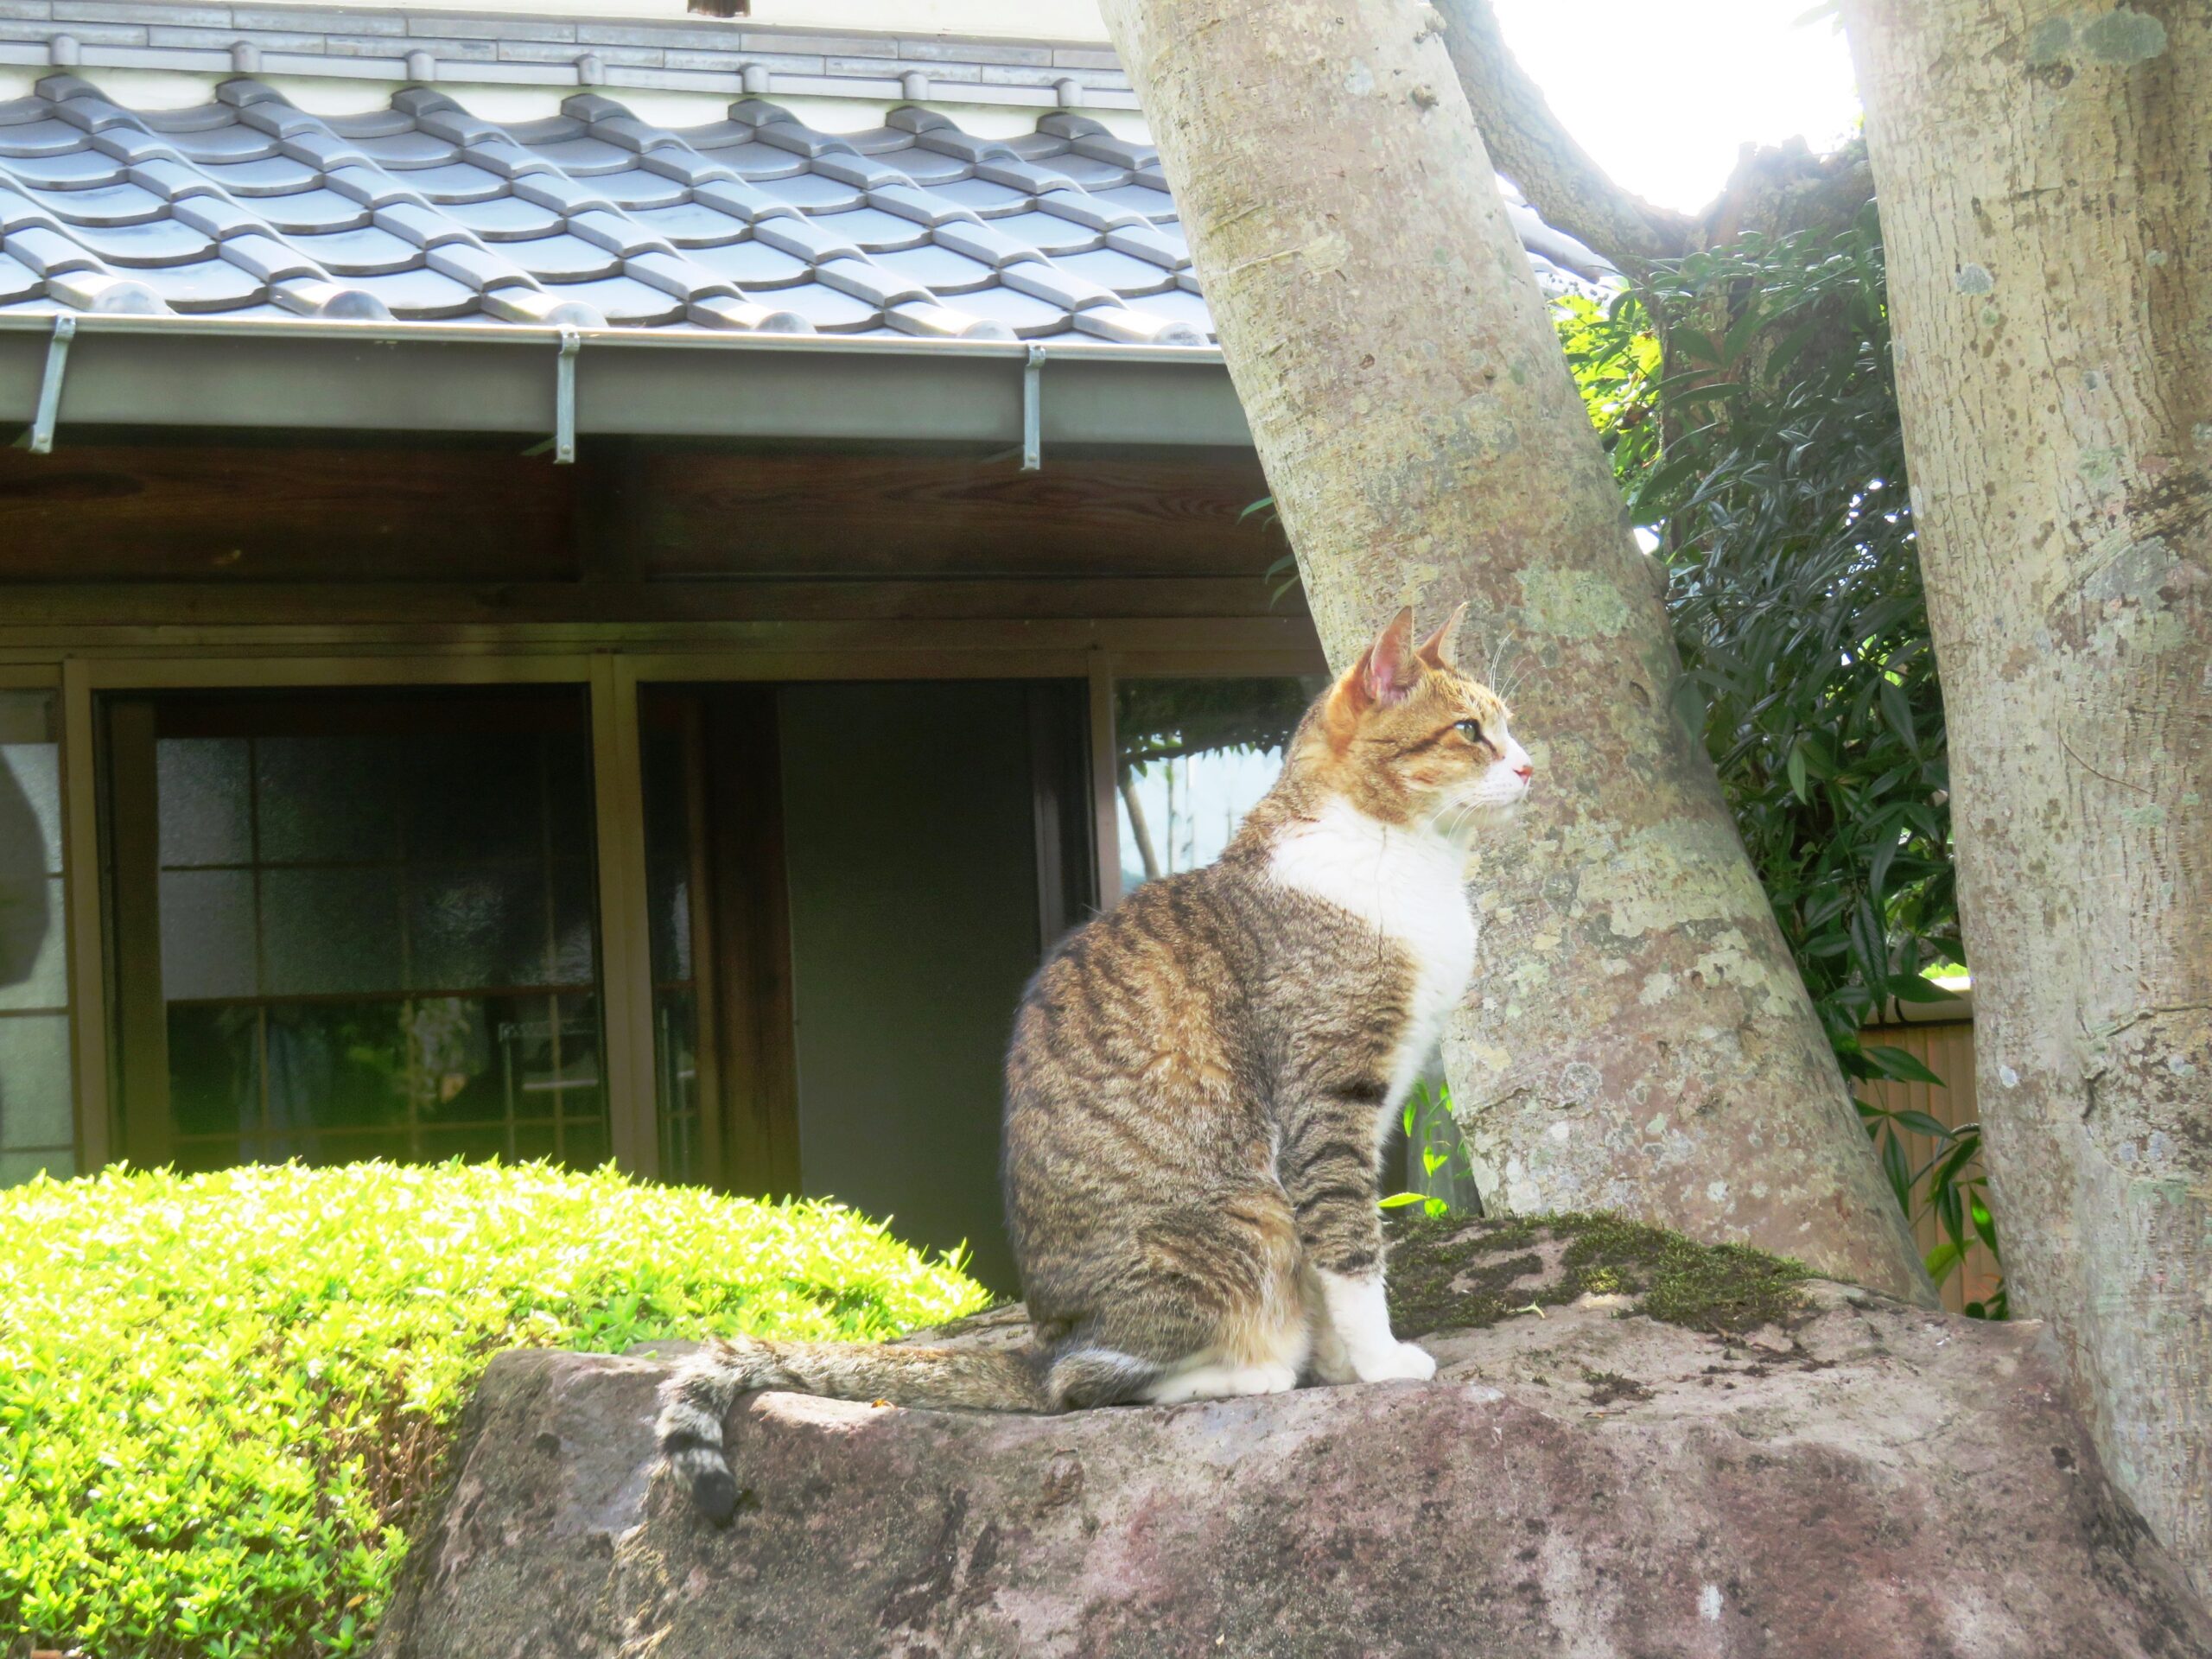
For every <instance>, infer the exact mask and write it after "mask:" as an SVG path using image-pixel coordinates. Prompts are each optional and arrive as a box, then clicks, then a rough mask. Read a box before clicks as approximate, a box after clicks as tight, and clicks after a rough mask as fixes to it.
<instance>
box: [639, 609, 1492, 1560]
mask: <svg viewBox="0 0 2212 1659" xmlns="http://www.w3.org/2000/svg"><path fill="white" fill-rule="evenodd" d="M1462 608H1463V609H1464V607H1462ZM1458 622H1459V613H1453V616H1452V620H1450V621H1449V622H1447V623H1446V624H1445V626H1443V627H1441V628H1440V629H1438V630H1437V632H1435V633H1434V634H1433V635H1432V636H1431V637H1430V638H1429V639H1427V641H1426V642H1425V643H1423V644H1422V645H1419V646H1418V647H1415V646H1414V645H1412V644H1411V635H1412V627H1413V613H1412V611H1411V610H1410V609H1408V610H1404V611H1401V612H1400V613H1398V615H1397V616H1396V617H1395V619H1394V620H1392V621H1391V622H1390V624H1389V626H1387V627H1385V628H1384V629H1383V631H1382V632H1381V633H1380V634H1379V635H1378V636H1376V639H1375V642H1374V643H1373V644H1372V645H1370V646H1369V647H1368V649H1367V651H1366V652H1364V653H1363V654H1362V656H1361V657H1360V659H1359V660H1358V661H1357V663H1355V664H1353V665H1352V667H1351V670H1350V671H1348V672H1346V673H1345V674H1344V676H1343V677H1342V678H1340V679H1338V681H1336V683H1334V684H1333V685H1332V686H1331V687H1330V688H1329V689H1328V690H1326V691H1325V692H1324V693H1323V694H1322V695H1321V696H1320V697H1319V699H1318V700H1317V701H1316V702H1314V704H1313V708H1312V709H1309V710H1308V711H1307V712H1306V716H1305V718H1304V720H1303V721H1301V722H1300V725H1299V728H1298V730H1297V732H1296V733H1295V734H1294V735H1293V737H1292V738H1291V741H1290V743H1289V746H1288V749H1287V755H1286V759H1285V761H1284V765H1283V770H1282V775H1281V778H1280V779H1278V780H1277V782H1276V783H1275V785H1274V788H1273V789H1272V790H1271V791H1269V792H1268V795H1267V797H1266V798H1264V799H1263V800H1262V801H1261V802H1260V804H1258V805H1257V806H1255V808H1253V810H1252V811H1251V813H1250V815H1249V817H1246V818H1245V820H1244V823H1243V826H1242V827H1241V828H1240V829H1239V830H1238V832H1237V834H1236V838H1235V840H1233V841H1232V842H1230V845H1229V848H1228V849H1227V850H1226V851H1225V852H1224V853H1223V855H1222V856H1221V859H1220V861H1218V862H1217V863H1215V864H1212V865H1211V866H1209V867H1207V868H1205V869H1200V870H1193V871H1191V872H1189V873H1187V874H1181V875H1174V876H1170V877H1168V878H1166V880H1158V881H1153V882H1150V883H1147V885H1146V886H1144V887H1140V888H1138V889H1137V890H1136V891H1135V893H1131V894H1130V895H1129V896H1128V898H1127V899H1124V900H1123V901H1122V904H1121V906H1119V907H1118V908H1117V909H1115V910H1113V911H1111V912H1108V913H1107V914H1105V915H1103V916H1101V917H1099V918H1097V919H1096V920H1095V921H1092V922H1091V923H1090V924H1089V925H1087V926H1085V927H1084V928H1082V929H1080V930H1079V931H1077V932H1075V933H1074V934H1072V935H1071V936H1070V937H1069V938H1068V939H1067V940H1066V941H1065V943H1064V944H1062V945H1061V946H1060V948H1059V949H1058V950H1057V951H1056V952H1055V953H1054V954H1053V956H1052V959H1051V960H1050V961H1048V962H1047V963H1046V964H1045V966H1044V967H1043V968H1042V969H1039V972H1038V974H1037V976H1036V978H1035V979H1034V980H1033V981H1032V982H1030V985H1029V988H1028V990H1027V993H1026V994H1025V995H1024V996H1023V998H1022V1001H1021V1007H1020V1012H1019V1013H1018V1014H1017V1015H1016V1017H1015V1020H1014V1041H1013V1045H1012V1047H1011V1050H1010V1052H1008V1054H1007V1071H1006V1080H1007V1081H1006V1136H1005V1179H1006V1208H1007V1218H1008V1224H1009V1226H1010V1228H1011V1230H1012V1233H1013V1241H1014V1255H1015V1258H1016V1260H1017V1262H1019V1264H1020V1269H1021V1282H1022V1287H1023V1290H1024V1292H1025V1294H1026V1296H1027V1302H1028V1309H1029V1316H1030V1319H1031V1320H1032V1321H1033V1327H1034V1342H1033V1346H1031V1347H1030V1348H1028V1349H1026V1350H1023V1351H1019V1352H1004V1351H1001V1352H959V1351H944V1350H931V1349H926V1348H897V1347H877V1346H873V1345H866V1344H852V1343H807V1342H769V1341H761V1340H756V1339H753V1338H735V1339H733V1340H730V1341H723V1342H716V1343H714V1344H710V1345H709V1347H708V1348H707V1349H705V1350H704V1351H702V1352H701V1353H700V1354H698V1355H697V1356H696V1357H694V1358H692V1359H691V1360H690V1361H688V1362H687V1363H685V1364H684V1365H683V1367H682V1368H681V1369H680V1370H678V1371H677V1374H676V1375H675V1376H673V1377H672V1378H671V1380H670V1382H669V1383H668V1385H667V1387H666V1389H664V1395H663V1409H662V1413H661V1417H660V1425H659V1427H660V1434H661V1445H662V1449H663V1451H664V1454H665V1456H666V1458H667V1459H668V1461H669V1462H670V1464H671V1465H672V1466H673V1467H674V1469H675V1470H676V1471H677V1473H678V1474H680V1475H682V1476H683V1477H684V1478H688V1480H689V1481H690V1488H691V1492H692V1496H693V1497H694V1499H695V1500H696V1503H697V1504H698V1506H699V1507H700V1509H701V1510H703V1511H704V1512H705V1513H706V1514H707V1515H708V1516H710V1517H711V1518H713V1519H715V1521H717V1522H724V1521H727V1520H728V1518H729V1516H731V1514H732V1513H733V1511H734V1508H735V1505H736V1502H737V1495H738V1494H737V1486H736V1483H735V1481H734V1478H732V1475H731V1471H730V1468H729V1465H728V1461H727V1459H726V1457H725V1455H724V1452H723V1442H722V1431H723V1423H724V1420H725V1418H726V1417H727V1415H728V1412H729V1409H730V1407H731V1405H732V1404H733V1403H734V1401H735V1400H736V1398H737V1396H738V1395H741V1394H743V1393H745V1392H747V1390H750V1389H795V1390H798V1391H800V1392H803V1393H809V1394H820V1395H833V1396H836V1397H837V1398H841V1399H849V1400H882V1401H888V1402H892V1403H893V1404H898V1405H913V1406H955V1407H963V1406H964V1407H970V1408H979V1409H982V1410H988V1411H1038V1412H1056V1411H1065V1410H1068V1409H1071V1408H1077V1407H1084V1406H1104V1405H1112V1404H1116V1403H1122V1402H1150V1403H1154V1404H1163V1405H1164V1404H1170V1403H1173V1402H1177V1401H1184V1400H1205V1399H1217V1398H1220V1397H1222V1396H1224V1395H1248V1394H1272V1393H1275V1392H1277V1391H1279V1390H1281V1389H1290V1388H1294V1387H1295V1386H1297V1384H1298V1382H1299V1380H1300V1377H1301V1376H1311V1377H1312V1378H1313V1379H1315V1380H1317V1381H1319V1382H1323V1383H1349V1382H1354V1381H1358V1382H1375V1381H1378V1380H1381V1379H1383V1378H1388V1377H1415V1378H1420V1377H1427V1376H1432V1375H1433V1374H1434V1371H1435V1370H1436V1363H1435V1361H1433V1359H1431V1358H1430V1357H1429V1356H1428V1355H1427V1353H1425V1352H1423V1351H1421V1349H1419V1348H1417V1347H1415V1346H1414V1345H1413V1344H1411V1343H1402V1342H1399V1341H1397V1340H1396V1339H1395V1338H1394V1337H1393V1336H1392V1335H1391V1332H1390V1320H1389V1312H1388V1310H1387V1309H1386V1307H1385V1306H1384V1303H1383V1239H1382V1231H1381V1224H1380V1215H1379V1211H1378V1209H1377V1206H1376V1190H1377V1189H1376V1182H1377V1177H1378V1174H1379V1173H1380V1166H1381V1154H1382V1147H1383V1143H1384V1141H1385V1140H1386V1139H1387V1137H1388V1135H1389V1129H1390V1127H1391V1125H1392V1123H1393V1122H1395V1117H1396V1115H1397V1111H1398V1107H1399V1103H1401V1102H1402V1100H1403V1099H1404V1097H1405V1096H1406V1093H1407V1091H1408V1090H1410V1089H1411V1088H1412V1086H1413V1084H1414V1079H1415V1078H1416V1077H1418V1076H1419V1075H1420V1072H1421V1067H1422V1065H1424V1063H1425V1062H1426V1061H1427V1058H1428V1057H1429V1055H1430V1053H1431V1052H1432V1051H1433V1047H1434V1045H1435V1043H1436V1040H1437V1038H1438V1035H1439V1033H1440V1029H1441V1027H1442V1026H1443V1023H1444V1019H1445V1016H1446V1014H1448V1013H1449V1012H1450V1010H1451V1008H1452V1006H1453V1005H1454V1004H1455V1003H1457V1002H1458V1001H1459V998H1460V995H1462V993H1463V992H1464V991H1465V988H1466V985H1467V980H1468V976H1469V975H1470V973H1471V970H1472V968H1473V963H1474V949H1475V923H1474V918H1473V916H1472V914H1471V912H1470V909H1469V906H1468V904H1467V896H1466V888H1465V866H1466V862H1467V857H1468V854H1469V852H1470V850H1471V848H1472V846H1473V844H1474V843H1475V842H1476V841H1477V840H1478V838H1479V837H1481V836H1483V835H1484V834H1485V833H1487V832H1488V831H1490V830H1491V829H1495V828H1496V827H1497V826H1498V825H1499V824H1500V823H1501V822H1502V821H1503V819H1504V818H1505V817H1507V816H1508V815H1509V814H1510V811H1511V810H1512V809H1513V808H1514V807H1516V806H1517V805H1518V804H1520V803H1521V801H1522V799H1523V798H1525V797H1526V795H1527V794H1528V792H1529V778H1530V776H1531V772H1532V770H1533V769H1532V767H1531V766H1530V764H1529V756H1528V753H1527V752H1526V751H1524V750H1523V749H1522V747H1521V745H1520V744H1519V743H1517V742H1516V741H1514V740H1513V738H1512V737H1511V736H1510V734H1508V732H1507V730H1506V721H1507V715H1508V711H1507V709H1506V708H1505V706H1504V704H1503V702H1500V701H1499V700H1498V698H1497V696H1496V694H1494V693H1493V692H1491V690H1489V689H1487V688H1486V687H1484V686H1483V685H1480V684H1478V683H1476V682H1474V681H1473V680H1471V679H1470V678H1469V677H1466V676H1465V675H1464V674H1462V673H1460V672H1459V669H1458V668H1457V667H1456V666H1454V664H1453V663H1452V656H1451V649H1450V641H1451V639H1452V632H1453V631H1454V629H1455V627H1456V626H1457V624H1458Z"/></svg>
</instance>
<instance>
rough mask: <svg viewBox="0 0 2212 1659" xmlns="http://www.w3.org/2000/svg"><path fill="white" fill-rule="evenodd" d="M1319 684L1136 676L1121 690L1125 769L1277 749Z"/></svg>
mask: <svg viewBox="0 0 2212 1659" xmlns="http://www.w3.org/2000/svg"><path fill="white" fill-rule="evenodd" d="M1318 689H1319V688H1318V686H1317V685H1316V684H1315V683H1313V682H1310V681H1307V680H1302V679H1294V678H1290V677H1285V676H1271V677H1262V678H1252V679H1223V680H1212V679H1179V680H1157V679H1130V680H1124V681H1122V683H1120V684H1119V685H1118V686H1116V688H1115V692H1116V697H1117V698H1118V699H1119V701H1118V702H1117V704H1116V711H1115V722H1114V723H1115V730H1116V735H1117V738H1118V740H1119V742H1120V745H1121V755H1120V760H1121V764H1122V768H1123V770H1125V771H1126V770H1128V769H1129V768H1131V767H1134V768H1135V769H1136V770H1138V771H1142V770H1143V769H1144V768H1145V767H1146V766H1150V765H1151V764H1152V763H1153V762H1154V761H1155V760H1179V759H1180V758H1181V757H1183V756H1184V755H1186V754H1203V753H1210V752H1212V751H1215V750H1219V749H1243V748H1252V749H1279V748H1281V747H1282V746H1283V745H1284V744H1285V743H1287V742H1288V741H1290V734H1291V733H1292V732H1294V731H1295V730H1296V729H1297V728H1298V722H1299V720H1300V717H1301V716H1302V715H1304V714H1305V713H1306V704H1307V703H1309V702H1312V701H1313V696H1314V693H1315V691H1316V690H1318Z"/></svg>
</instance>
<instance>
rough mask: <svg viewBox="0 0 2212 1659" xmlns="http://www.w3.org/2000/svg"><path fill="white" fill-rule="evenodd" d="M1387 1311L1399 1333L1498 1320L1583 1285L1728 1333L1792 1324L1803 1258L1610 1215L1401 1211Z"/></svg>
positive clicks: (1391, 1226)
mask: <svg viewBox="0 0 2212 1659" xmlns="http://www.w3.org/2000/svg"><path fill="white" fill-rule="evenodd" d="M1386 1230H1387V1231H1388V1234H1389V1241H1390V1316H1391V1323H1392V1325H1394V1326H1395V1328H1396V1331H1397V1332H1398V1334H1399V1335H1400V1336H1402V1337H1421V1336H1426V1335H1427V1334H1428V1333H1429V1332H1433V1331H1442V1330H1447V1329H1465V1328H1470V1327H1479V1326H1482V1325H1495V1324H1496V1323H1497V1321H1498V1320H1500V1319H1504V1318H1506V1317H1508V1316H1509V1315H1510V1314H1514V1313H1522V1312H1525V1311H1526V1310H1527V1309H1528V1308H1529V1306H1531V1305H1534V1306H1537V1307H1540V1308H1541V1307H1560V1306H1566V1305H1567V1304H1568V1303H1570V1302H1574V1301H1579V1300H1581V1299H1582V1298H1583V1297H1584V1296H1587V1295H1600V1296H1606V1295H1618V1296H1623V1297H1626V1298H1628V1299H1629V1300H1630V1305H1631V1306H1633V1308H1634V1310H1635V1311H1636V1312H1637V1313H1643V1314H1646V1315H1648V1316H1649V1317H1650V1318H1652V1319H1663V1320H1665V1321H1666V1322H1667V1323H1668V1324H1669V1325H1684V1326H1687V1327H1688V1328H1689V1329H1691V1330H1696V1331H1712V1332H1722V1333H1729V1332H1743V1331H1750V1330H1754V1329H1756V1328H1757V1327H1758V1326H1760V1325H1774V1324H1786V1323H1788V1322H1789V1319H1791V1318H1792V1316H1793V1315H1795V1314H1796V1313H1798V1312H1799V1311H1800V1310H1801V1309H1802V1306H1803V1305H1804V1298H1803V1294H1802V1291H1801V1290H1800V1288H1799V1282H1800V1281H1802V1280H1804V1279H1805V1278H1807V1277H1808V1276H1809V1274H1808V1270H1807V1269H1806V1268H1804V1267H1803V1266H1802V1264H1801V1263H1799V1262H1792V1261H1789V1260H1788V1259H1787V1258H1785V1257H1782V1256H1777V1255H1768V1254H1767V1253H1766V1252H1765V1251H1764V1250H1756V1249H1751V1248H1750V1247H1748V1246H1745V1245H1740V1244H1700V1243H1697V1242H1696V1241H1694V1240H1693V1239H1688V1238H1685V1237H1683V1236H1682V1235H1681V1234H1680V1233H1675V1232H1669V1230H1667V1229H1665V1228H1663V1227H1653V1226H1650V1225H1648V1224H1645V1223H1643V1222H1637V1221H1629V1220H1625V1219H1624V1218H1623V1217H1619V1216H1611V1215H1558V1216H1512V1217H1503V1218H1500V1219H1497V1220H1483V1219H1471V1218H1468V1217H1427V1216H1407V1215H1404V1214H1400V1215H1397V1216H1394V1217H1391V1218H1390V1220H1389V1223H1388V1224H1387V1228H1386Z"/></svg>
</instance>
